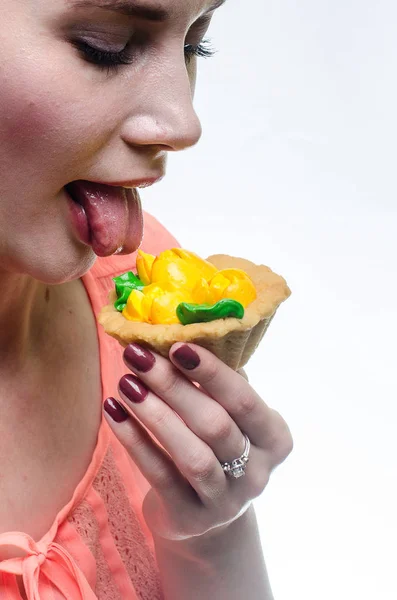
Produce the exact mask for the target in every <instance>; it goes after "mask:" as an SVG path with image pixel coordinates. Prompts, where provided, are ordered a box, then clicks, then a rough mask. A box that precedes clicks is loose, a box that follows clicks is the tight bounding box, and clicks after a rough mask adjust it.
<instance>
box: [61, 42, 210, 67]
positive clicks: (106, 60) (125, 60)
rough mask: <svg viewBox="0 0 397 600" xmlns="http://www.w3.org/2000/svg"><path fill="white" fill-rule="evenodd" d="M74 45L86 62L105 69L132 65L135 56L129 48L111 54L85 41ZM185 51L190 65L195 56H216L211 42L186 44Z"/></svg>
mask: <svg viewBox="0 0 397 600" xmlns="http://www.w3.org/2000/svg"><path fill="white" fill-rule="evenodd" d="M73 43H74V45H75V47H76V48H77V49H78V50H79V52H80V53H81V54H82V55H83V58H84V59H85V60H87V61H88V62H90V63H92V64H94V65H97V66H98V67H101V68H103V69H108V70H110V69H116V68H117V67H120V66H121V65H130V64H131V63H132V62H133V56H132V55H131V53H130V52H129V51H128V50H127V48H124V49H123V50H121V51H119V52H110V51H109V50H99V48H94V47H93V46H90V45H89V44H87V43H86V42H83V41H75V42H73ZM184 49H185V58H186V62H187V63H189V62H190V61H191V60H192V58H193V57H194V56H197V57H200V58H210V57H211V56H213V55H214V54H215V50H214V49H213V48H211V46H210V42H209V40H203V41H202V42H200V43H199V44H197V45H196V46H195V45H193V44H186V45H185V48H184Z"/></svg>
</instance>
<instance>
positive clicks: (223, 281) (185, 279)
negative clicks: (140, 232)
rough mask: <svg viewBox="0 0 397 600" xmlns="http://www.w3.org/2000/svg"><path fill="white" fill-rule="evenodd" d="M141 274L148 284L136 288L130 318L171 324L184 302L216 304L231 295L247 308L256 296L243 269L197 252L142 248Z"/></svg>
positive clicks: (130, 300)
mask: <svg viewBox="0 0 397 600" xmlns="http://www.w3.org/2000/svg"><path fill="white" fill-rule="evenodd" d="M136 265H137V271H138V277H139V279H140V280H141V281H142V282H143V283H144V284H145V287H144V288H143V289H142V291H138V290H133V291H132V292H131V294H130V296H129V298H128V301H127V305H126V307H125V308H124V310H123V313H122V314H123V315H124V317H125V318H126V319H128V320H130V321H140V322H145V323H153V324H164V325H171V324H173V323H179V319H178V317H177V315H176V309H177V306H178V304H180V303H181V302H187V303H190V304H216V303H217V302H218V301H219V300H222V299H225V298H228V299H231V300H237V302H240V303H241V304H242V305H243V306H244V308H246V307H247V306H248V305H249V304H250V303H251V302H253V301H254V300H255V299H256V290H255V286H254V284H253V283H252V281H251V279H250V278H249V277H248V275H247V274H246V273H245V272H244V271H242V270H241V269H222V270H220V271H218V269H217V268H216V267H215V266H214V265H212V264H211V263H210V262H208V261H206V260H204V259H202V258H200V257H199V256H198V255H197V254H195V253H194V252H189V251H188V250H183V249H182V248H173V249H172V250H165V251H164V252H162V253H161V254H160V255H159V256H158V257H156V256H153V255H152V254H147V253H146V252H142V250H139V251H138V258H137V261H136Z"/></svg>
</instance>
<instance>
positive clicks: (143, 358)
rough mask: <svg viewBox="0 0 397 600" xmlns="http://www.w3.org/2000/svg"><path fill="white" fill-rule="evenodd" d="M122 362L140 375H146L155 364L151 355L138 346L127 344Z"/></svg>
mask: <svg viewBox="0 0 397 600" xmlns="http://www.w3.org/2000/svg"><path fill="white" fill-rule="evenodd" d="M124 360H125V363H126V365H127V366H128V367H130V368H131V369H136V370H137V371H141V372H142V373H147V372H148V371H150V369H152V368H153V367H154V365H155V363H156V359H155V357H154V356H153V354H152V353H151V352H150V351H149V350H146V348H142V347H141V346H138V344H129V346H127V348H126V349H125V350H124Z"/></svg>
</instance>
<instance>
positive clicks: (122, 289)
mask: <svg viewBox="0 0 397 600" xmlns="http://www.w3.org/2000/svg"><path fill="white" fill-rule="evenodd" d="M113 281H114V282H115V284H116V294H117V300H116V302H115V303H114V307H115V309H117V310H118V311H119V312H122V311H123V310H124V308H125V306H126V304H127V300H128V297H129V295H130V294H131V292H132V290H139V291H141V290H142V289H143V288H144V287H145V284H144V283H143V282H142V281H141V280H140V279H139V277H137V276H136V275H134V273H132V271H128V273H123V274H122V275H120V277H114V279H113Z"/></svg>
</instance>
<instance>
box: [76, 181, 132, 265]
mask: <svg viewBox="0 0 397 600" xmlns="http://www.w3.org/2000/svg"><path fill="white" fill-rule="evenodd" d="M68 188H69V192H70V194H71V195H72V198H73V199H74V200H75V201H76V202H78V203H79V204H81V206H82V207H83V208H84V211H85V213H86V216H87V221H88V225H89V228H90V232H91V246H92V249H93V251H94V252H95V254H96V255H97V256H110V255H111V254H114V253H115V252H116V250H118V249H119V248H121V247H122V246H124V245H125V243H126V240H127V239H128V229H129V207H128V196H127V194H128V193H129V192H130V190H126V189H124V188H121V187H113V186H109V185H104V184H99V183H91V182H89V181H75V182H73V183H71V184H69V186H68Z"/></svg>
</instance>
